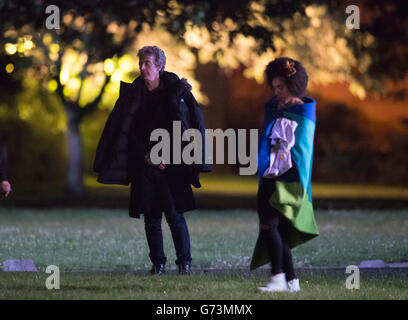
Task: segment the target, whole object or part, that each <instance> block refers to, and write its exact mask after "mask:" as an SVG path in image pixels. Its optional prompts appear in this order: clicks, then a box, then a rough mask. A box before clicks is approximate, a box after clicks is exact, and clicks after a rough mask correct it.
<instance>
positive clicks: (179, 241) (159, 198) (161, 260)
mask: <svg viewBox="0 0 408 320" xmlns="http://www.w3.org/2000/svg"><path fill="white" fill-rule="evenodd" d="M168 167H169V166H168ZM169 169H170V170H171V168H166V169H165V170H160V169H159V168H158V167H157V166H150V165H145V166H144V168H143V170H142V178H141V182H142V184H141V185H142V208H143V213H144V217H145V231H146V238H147V242H148V245H149V250H150V253H149V257H150V260H151V261H152V263H153V264H154V265H159V264H166V256H165V254H164V250H163V234H162V228H161V221H162V216H163V212H164V214H165V217H166V220H167V223H168V224H169V227H170V231H171V234H172V237H173V243H174V247H175V249H176V256H177V260H176V264H177V265H183V264H186V263H191V253H190V235H189V233H188V228H187V223H186V220H185V218H184V214H183V213H177V211H176V209H175V206H174V201H173V197H172V194H171V190H170V186H169V182H168V177H167V175H168V170H169Z"/></svg>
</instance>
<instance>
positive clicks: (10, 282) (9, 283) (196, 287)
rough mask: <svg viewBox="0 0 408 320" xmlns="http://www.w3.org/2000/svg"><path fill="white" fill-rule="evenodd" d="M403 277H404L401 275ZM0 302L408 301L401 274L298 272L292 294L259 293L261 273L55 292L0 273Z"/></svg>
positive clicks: (100, 284)
mask: <svg viewBox="0 0 408 320" xmlns="http://www.w3.org/2000/svg"><path fill="white" fill-rule="evenodd" d="M405 275H406V274H405ZM1 276H2V277H1V278H2V279H1V283H2V285H1V288H0V299H145V300H147V299H149V300H161V299H166V300H191V299H193V300H218V299H221V300H265V299H266V300H270V299H283V300H287V299H291V300H292V299H295V300H303V299H308V300H316V299H319V300H336V299H347V300H348V299H392V300H400V299H403V300H406V299H408V289H407V280H406V279H404V277H403V276H401V275H398V274H395V275H392V274H389V275H380V276H379V275H368V276H363V275H361V277H360V289H358V290H348V289H346V286H345V280H346V275H333V274H325V273H319V274H312V273H310V272H302V273H300V274H299V275H298V276H299V277H300V279H301V291H300V292H298V293H261V292H258V291H257V286H260V285H264V284H265V281H266V280H267V275H266V274H262V275H260V274H259V273H258V274H250V275H242V274H241V275H240V274H235V275H234V274H232V275H206V274H203V273H198V274H192V275H191V276H178V275H174V274H172V275H165V276H153V277H152V276H141V275H133V274H132V273H124V274H121V273H89V272H87V273H67V272H65V273H64V272H62V273H61V274H60V279H61V280H60V289H59V290H48V289H46V287H45V281H46V278H47V276H49V275H48V274H45V273H2V274H1Z"/></svg>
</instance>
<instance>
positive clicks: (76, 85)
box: [67, 78, 81, 90]
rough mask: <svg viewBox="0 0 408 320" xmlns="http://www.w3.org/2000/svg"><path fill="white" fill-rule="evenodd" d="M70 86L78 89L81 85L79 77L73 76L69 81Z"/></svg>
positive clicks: (72, 88)
mask: <svg viewBox="0 0 408 320" xmlns="http://www.w3.org/2000/svg"><path fill="white" fill-rule="evenodd" d="M67 86H68V88H70V89H71V90H78V89H79V87H80V86H81V81H80V80H79V79H77V78H71V79H69V81H68V83H67Z"/></svg>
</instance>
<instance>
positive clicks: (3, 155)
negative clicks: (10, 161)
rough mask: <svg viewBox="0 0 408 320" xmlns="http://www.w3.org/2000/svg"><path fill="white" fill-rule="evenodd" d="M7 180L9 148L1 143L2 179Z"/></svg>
mask: <svg viewBox="0 0 408 320" xmlns="http://www.w3.org/2000/svg"><path fill="white" fill-rule="evenodd" d="M7 180H8V179H7V148H6V146H5V145H3V144H2V143H0V181H7Z"/></svg>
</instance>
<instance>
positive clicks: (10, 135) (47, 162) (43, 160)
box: [0, 116, 66, 191]
mask: <svg viewBox="0 0 408 320" xmlns="http://www.w3.org/2000/svg"><path fill="white" fill-rule="evenodd" d="M0 140H1V141H3V142H4V143H5V144H6V145H7V147H8V167H9V170H8V171H9V172H8V173H9V180H10V182H11V183H12V185H13V188H14V189H15V191H17V190H19V188H20V187H25V186H27V185H30V186H32V187H38V186H39V185H45V184H46V185H54V186H61V185H62V182H63V181H64V178H65V171H66V150H65V144H64V140H65V138H64V135H63V134H62V133H61V132H60V133H55V134H49V130H48V128H46V127H41V126H40V125H38V126H37V125H35V124H33V123H28V122H26V121H23V120H20V119H19V118H16V117H11V116H6V117H4V116H3V117H1V118H0Z"/></svg>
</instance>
